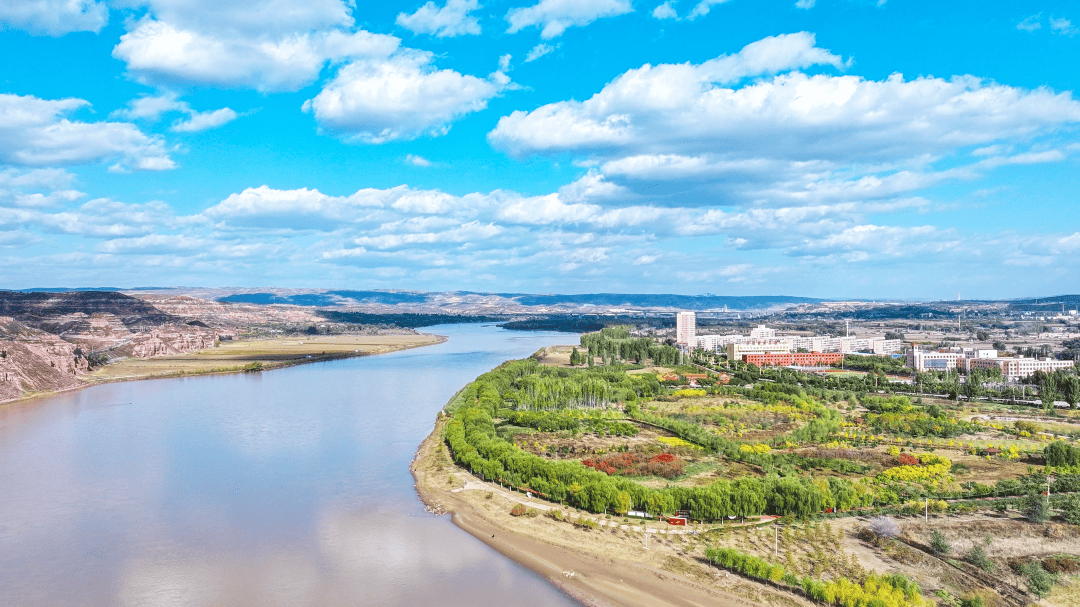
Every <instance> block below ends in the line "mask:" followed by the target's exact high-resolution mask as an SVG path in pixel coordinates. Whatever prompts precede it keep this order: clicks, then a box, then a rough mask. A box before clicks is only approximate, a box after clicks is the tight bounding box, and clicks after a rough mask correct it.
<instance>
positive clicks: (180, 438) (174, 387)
mask: <svg viewBox="0 0 1080 607" xmlns="http://www.w3.org/2000/svg"><path fill="white" fill-rule="evenodd" d="M432 332H438V333H441V334H444V335H449V336H450V337H451V339H450V341H448V342H447V343H444V344H441V345H438V346H434V347H431V348H425V349H421V350H412V351H406V352H402V353H398V354H393V355H388V356H379V357H372V358H366V359H353V360H349V361H338V362H333V363H323V364H318V365H309V366H302V367H295V368H291V369H285V370H280V371H274V372H271V373H264V374H261V375H231V376H220V377H204V378H192V379H181V380H163V381H153V382H133V383H126V384H112V385H107V386H98V387H95V388H92V389H89V390H84V391H81V392H75V393H71V394H65V395H60V396H56V397H52V398H50V399H47V400H45V401H43V402H39V403H35V404H33V405H18V406H14V407H8V408H6V409H2V410H0V604H2V605H220V604H230V605H303V604H314V605H424V604H440V605H446V606H453V605H505V604H514V605H524V606H529V605H573V604H575V603H573V602H572V601H570V600H569V599H567V598H566V597H564V596H563V595H561V594H560V593H558V592H557V591H555V590H554V589H553V588H552V587H550V586H548V585H547V584H546V583H544V582H543V581H542V580H541V579H539V578H538V577H537V576H535V575H533V574H532V573H530V572H528V571H526V570H524V569H522V568H520V567H518V566H517V565H515V564H513V563H512V562H510V561H508V560H506V559H505V558H503V557H502V556H500V555H499V554H497V553H495V552H494V551H492V550H491V549H489V548H488V547H487V546H485V545H484V544H482V543H480V542H477V541H475V540H474V539H473V538H471V537H470V536H468V535H467V534H465V533H464V532H462V531H460V530H459V529H457V528H456V527H454V526H453V525H452V523H451V522H450V520H449V518H448V517H434V516H431V515H429V514H427V513H426V512H424V511H423V507H422V505H421V504H420V503H419V501H418V500H417V499H416V496H415V493H414V490H413V481H412V477H411V476H410V475H409V473H408V462H409V461H410V460H411V459H412V455H413V452H414V451H415V449H416V446H417V445H418V444H419V442H420V441H421V440H422V439H423V437H424V436H425V435H426V434H427V433H428V432H429V431H430V429H431V425H432V423H433V421H434V417H435V413H436V412H437V411H438V409H439V408H440V407H441V406H442V405H443V404H444V403H445V402H446V401H447V400H448V399H449V398H450V396H451V395H452V394H453V393H454V391H455V390H457V389H458V388H460V387H461V386H462V385H464V384H465V383H466V382H467V381H468V380H470V379H472V378H473V377H475V376H476V375H478V374H479V373H481V372H483V371H485V370H487V369H490V368H492V367H494V366H495V365H497V364H499V363H501V362H502V361H504V360H506V359H508V358H519V357H522V356H527V355H528V354H531V353H532V352H534V351H536V350H537V349H538V348H540V347H542V346H544V345H548V344H552V343H560V342H569V341H573V340H575V337H574V336H570V335H566V334H536V333H531V334H523V333H510V332H505V331H502V330H500V329H496V328H493V327H480V326H477V325H451V326H444V327H437V328H434V329H433V330H432Z"/></svg>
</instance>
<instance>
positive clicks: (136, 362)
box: [0, 333, 446, 406]
mask: <svg viewBox="0 0 1080 607" xmlns="http://www.w3.org/2000/svg"><path fill="white" fill-rule="evenodd" d="M444 341H446V337H445V336H442V335H431V334H426V333H420V334H402V335H312V336H303V337H279V338H270V339H247V340H237V341H223V342H220V343H219V345H217V346H215V347H213V348H205V349H202V350H197V351H195V352H187V353H184V354H173V355H167V356H156V357H152V358H134V357H132V358H124V359H121V360H118V361H115V362H112V363H110V364H108V365H105V366H103V367H100V368H98V369H96V370H94V371H93V372H91V373H89V374H88V375H85V376H82V377H81V378H80V380H81V382H82V383H81V384H80V385H77V386H73V387H69V388H66V389H62V390H52V391H42V392H32V393H27V394H24V395H22V396H19V397H17V398H12V399H6V400H0V406H4V405H9V404H15V403H20V402H25V401H28V400H33V399H38V398H44V397H48V396H52V395H55V394H62V393H65V392H71V391H75V390H81V389H83V388H87V387H90V386H94V385H98V384H106V383H114V382H123V381H138V380H144V379H166V378H174V377H193V376H199V375H217V374H226V373H244V372H249V371H254V370H258V371H269V370H273V369H281V368H285V367H291V366H294V365H302V364H308V363H316V362H324V361H328V360H338V359H343V358H353V357H357V356H371V355H375V354H387V353H390V352H396V351H399V350H406V349H410V348H420V347H424V346H430V345H434V344H439V343H442V342H444Z"/></svg>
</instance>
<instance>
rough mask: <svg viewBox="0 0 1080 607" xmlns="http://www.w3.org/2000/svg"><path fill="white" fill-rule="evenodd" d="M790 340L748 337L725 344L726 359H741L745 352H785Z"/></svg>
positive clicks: (789, 345) (789, 349)
mask: <svg viewBox="0 0 1080 607" xmlns="http://www.w3.org/2000/svg"><path fill="white" fill-rule="evenodd" d="M790 351H791V342H789V341H788V340H786V339H748V340H746V341H744V342H741V343H734V344H728V345H727V357H728V360H742V359H743V357H745V356H746V355H747V354H771V353H787V352H790Z"/></svg>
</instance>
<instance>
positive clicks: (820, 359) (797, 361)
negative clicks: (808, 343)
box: [743, 352, 844, 367]
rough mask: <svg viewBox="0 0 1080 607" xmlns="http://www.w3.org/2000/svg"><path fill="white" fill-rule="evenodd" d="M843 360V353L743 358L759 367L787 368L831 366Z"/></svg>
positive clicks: (746, 356) (789, 353)
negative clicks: (790, 366) (796, 366)
mask: <svg viewBox="0 0 1080 607" xmlns="http://www.w3.org/2000/svg"><path fill="white" fill-rule="evenodd" d="M843 359H844V354H843V353H842V352H775V353H773V352H766V353H764V354H747V355H745V356H743V361H744V362H747V363H750V364H752V365H756V366H758V367H781V366H784V367H786V366H788V365H801V366H806V367H815V366H821V365H831V364H834V363H838V362H840V361H841V360H843Z"/></svg>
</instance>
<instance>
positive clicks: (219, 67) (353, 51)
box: [113, 3, 400, 91]
mask: <svg viewBox="0 0 1080 607" xmlns="http://www.w3.org/2000/svg"><path fill="white" fill-rule="evenodd" d="M223 4H228V3H223ZM247 12H250V13H264V12H271V11H264V10H258V11H247ZM279 17H280V16H279ZM242 25H244V26H245V27H246V26H248V25H250V24H249V23H248V22H247V21H246V20H245V21H243V23H242ZM275 25H276V26H278V27H276V28H274V29H280V25H281V24H277V23H276V21H275ZM297 27H298V29H297V30H296V31H293V32H282V33H275V32H274V29H271V30H269V31H267V32H248V31H240V32H224V33H222V32H219V31H217V29H216V28H207V29H208V30H209V31H203V30H199V29H194V28H191V29H189V28H185V27H182V26H177V25H173V23H171V22H169V21H165V20H158V19H154V18H152V17H149V16H148V17H144V18H143V19H141V20H139V21H137V22H135V23H134V24H133V25H132V26H129V30H128V32H127V33H126V34H124V35H123V36H121V37H120V43H119V44H117V45H116V47H115V48H114V49H113V56H114V57H116V58H117V59H120V60H123V61H125V62H126V63H127V66H128V70H129V71H131V72H132V73H133V74H135V75H136V76H137V77H138V78H139V80H141V81H143V82H145V83H148V84H159V85H169V84H172V83H176V82H182V83H196V84H212V85H216V86H221V87H226V88H253V89H257V90H260V91H292V90H296V89H299V88H300V87H302V86H304V85H307V84H310V83H311V82H313V81H315V79H316V78H317V77H318V76H319V73H320V71H322V69H323V67H324V66H325V65H326V64H327V63H328V62H333V63H338V62H341V61H344V60H347V59H351V58H356V57H386V56H389V55H390V54H391V53H393V52H394V51H395V50H396V49H397V48H398V45H399V43H400V41H399V40H398V39H397V38H395V37H393V36H387V35H384V34H372V33H370V32H366V31H363V30H361V31H356V32H349V31H346V30H341V29H329V30H320V31H307V30H302V29H299V24H297Z"/></svg>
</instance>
